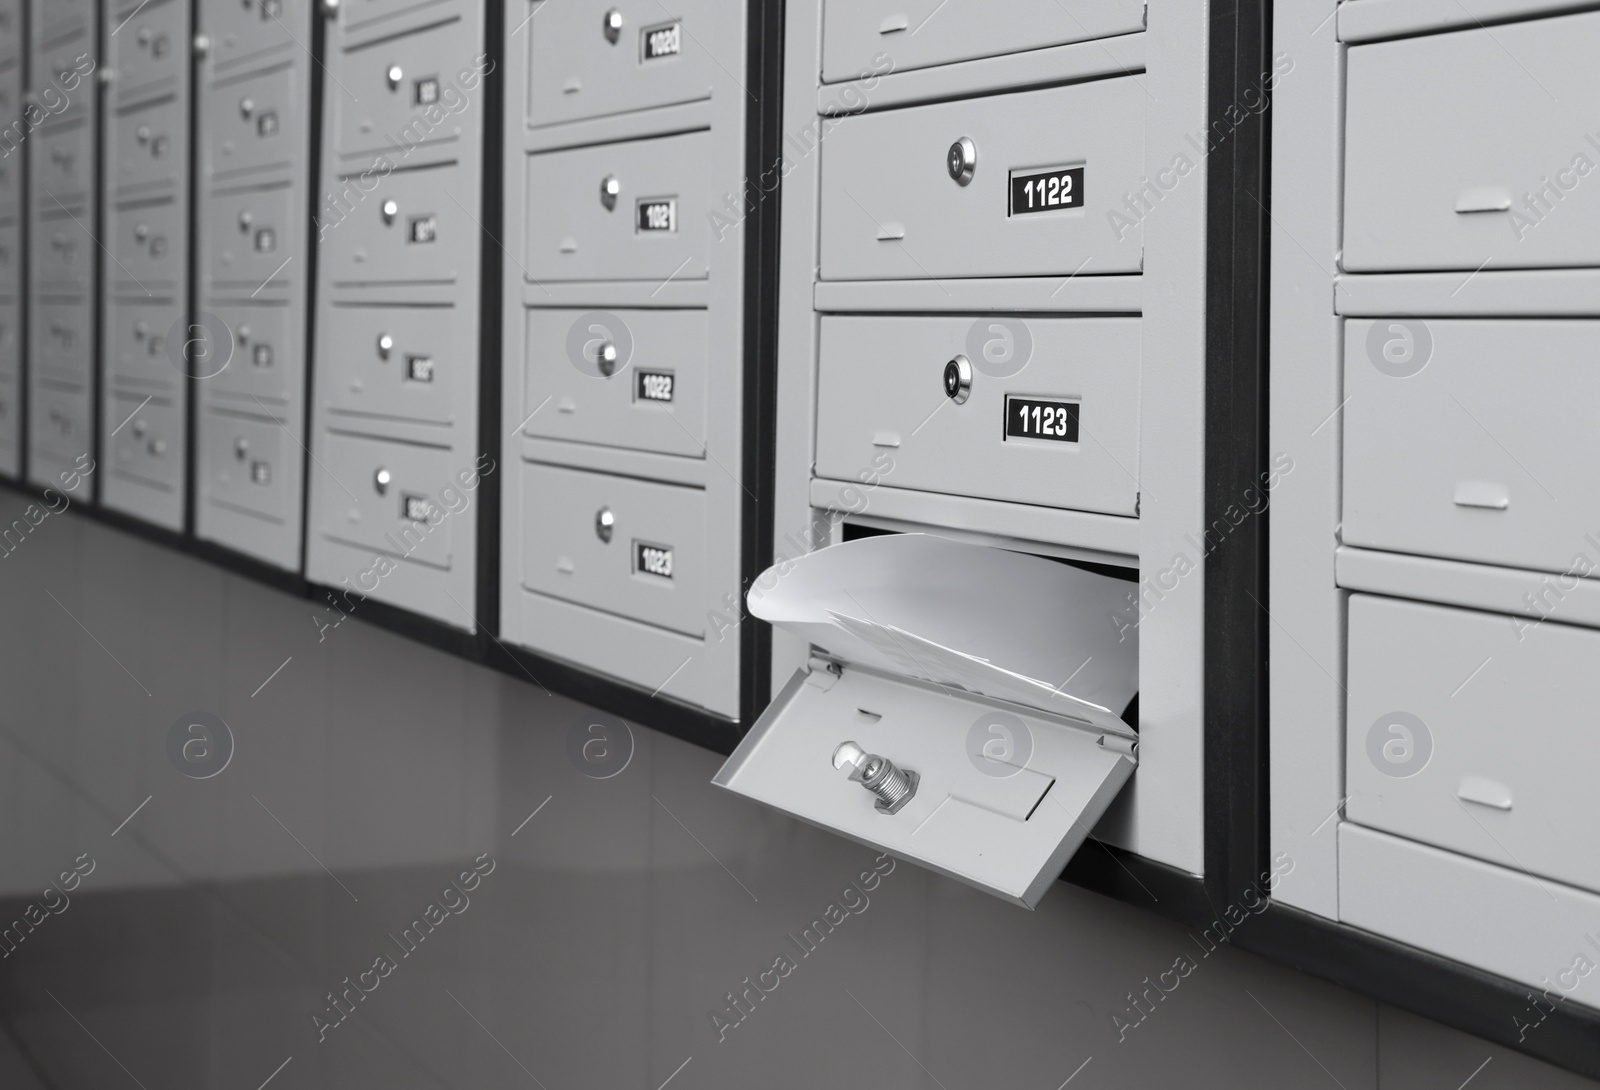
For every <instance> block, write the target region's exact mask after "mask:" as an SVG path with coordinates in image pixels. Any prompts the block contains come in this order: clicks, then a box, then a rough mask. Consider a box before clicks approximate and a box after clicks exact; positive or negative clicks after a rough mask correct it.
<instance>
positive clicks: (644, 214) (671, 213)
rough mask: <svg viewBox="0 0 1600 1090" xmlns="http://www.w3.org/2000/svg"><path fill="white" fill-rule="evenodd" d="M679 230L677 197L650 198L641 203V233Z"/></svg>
mask: <svg viewBox="0 0 1600 1090" xmlns="http://www.w3.org/2000/svg"><path fill="white" fill-rule="evenodd" d="M677 229H678V201H677V198H675V197H650V198H647V199H645V200H642V201H640V202H639V231H640V233H641V234H647V233H651V232H656V231H676V230H677Z"/></svg>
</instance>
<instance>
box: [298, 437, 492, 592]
mask: <svg viewBox="0 0 1600 1090" xmlns="http://www.w3.org/2000/svg"><path fill="white" fill-rule="evenodd" d="M316 449H317V450H318V452H319V457H320V460H321V462H322V464H323V465H324V466H326V467H327V468H326V470H323V469H318V470H316V472H326V473H327V474H328V475H329V476H331V477H332V478H333V479H332V480H331V481H329V482H325V483H324V485H323V487H321V488H320V489H319V492H320V494H321V507H322V511H321V514H320V517H319V518H317V519H316V523H315V524H316V525H318V526H319V527H320V528H321V532H322V534H323V536H325V537H326V538H328V539H329V540H330V541H337V542H342V543H344V544H346V545H354V546H355V547H356V548H358V549H373V550H376V551H377V552H379V553H382V554H385V555H387V556H391V557H395V558H398V559H402V560H409V561H413V562H415V563H418V564H426V565H428V566H429V567H433V568H440V569H445V570H448V569H449V568H450V567H451V565H452V562H453V555H452V551H451V538H452V536H453V535H454V533H455V528H456V526H457V524H459V523H460V522H461V520H460V519H459V518H457V517H455V516H454V515H453V514H452V510H453V509H455V508H457V506H458V505H459V504H460V503H461V502H462V501H461V499H460V497H461V495H462V489H461V488H459V487H457V482H456V479H455V476H454V474H455V473H456V472H457V471H458V470H463V469H470V468H471V464H472V463H471V461H470V460H468V459H466V458H465V456H461V455H452V453H451V452H450V451H449V450H447V449H444V448H440V447H425V446H421V445H419V444H415V443H403V442H399V441H396V440H391V439H379V438H376V437H372V436H364V435H351V434H346V433H344V432H336V431H331V430H330V431H328V432H326V433H325V434H324V435H323V440H322V443H321V444H320V445H319V446H318V447H317V448H316ZM453 457H459V458H461V459H462V463H463V464H462V465H459V466H458V465H454V464H452V461H451V460H452V458H453Z"/></svg>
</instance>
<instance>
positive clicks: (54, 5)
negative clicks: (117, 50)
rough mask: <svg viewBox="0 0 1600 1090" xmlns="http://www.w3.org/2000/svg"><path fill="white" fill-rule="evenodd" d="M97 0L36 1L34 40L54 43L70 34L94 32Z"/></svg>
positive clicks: (34, 9)
mask: <svg viewBox="0 0 1600 1090" xmlns="http://www.w3.org/2000/svg"><path fill="white" fill-rule="evenodd" d="M94 16H95V0H36V3H35V5H34V8H33V20H34V21H33V38H34V41H36V42H54V41H57V40H59V39H61V38H64V37H66V36H67V35H69V34H86V33H92V32H93V31H94Z"/></svg>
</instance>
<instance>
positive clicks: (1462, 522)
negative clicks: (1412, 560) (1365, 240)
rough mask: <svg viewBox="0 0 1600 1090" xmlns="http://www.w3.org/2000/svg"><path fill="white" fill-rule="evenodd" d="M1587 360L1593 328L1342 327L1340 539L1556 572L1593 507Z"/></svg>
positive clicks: (1479, 324)
mask: <svg viewBox="0 0 1600 1090" xmlns="http://www.w3.org/2000/svg"><path fill="white" fill-rule="evenodd" d="M1597 355H1600V322H1597V321H1464V320H1457V321H1446V320H1429V321H1426V322H1423V321H1420V320H1418V319H1378V320H1377V321H1358V320H1350V321H1347V322H1346V323H1345V393H1346V394H1347V395H1348V397H1347V404H1346V405H1345V409H1344V429H1345V432H1344V514H1343V519H1344V531H1343V533H1344V538H1343V540H1344V542H1345V543H1346V544H1348V545H1365V546H1369V547H1372V548H1377V549H1389V550H1393V551H1396V552H1406V553H1418V554H1422V555H1426V556H1443V557H1453V558H1456V559H1460V560H1475V561H1483V562H1487V563H1495V564H1506V565H1509V566H1512V567H1519V568H1544V569H1550V570H1566V568H1567V567H1568V565H1569V564H1571V563H1572V557H1573V553H1574V551H1575V550H1577V549H1579V548H1580V547H1581V545H1582V542H1583V538H1584V535H1585V534H1587V533H1590V532H1592V531H1594V529H1595V526H1594V523H1593V519H1592V512H1593V511H1594V510H1595V509H1596V507H1600V481H1597V480H1596V477H1595V475H1594V473H1593V472H1592V470H1591V467H1592V466H1594V465H1595V464H1597V463H1600V431H1597V429H1596V416H1595V409H1594V406H1595V404H1596V403H1597V401H1600V374H1597V373H1596V371H1595V367H1594V362H1595V359H1596V356H1597Z"/></svg>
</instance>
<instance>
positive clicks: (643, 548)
mask: <svg viewBox="0 0 1600 1090" xmlns="http://www.w3.org/2000/svg"><path fill="white" fill-rule="evenodd" d="M633 570H634V571H636V572H641V573H643V574H645V575H654V576H656V577H658V578H661V579H671V578H672V549H671V548H669V547H668V546H666V545H651V544H648V543H646V542H643V541H635V542H634V543H633Z"/></svg>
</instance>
